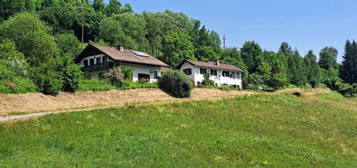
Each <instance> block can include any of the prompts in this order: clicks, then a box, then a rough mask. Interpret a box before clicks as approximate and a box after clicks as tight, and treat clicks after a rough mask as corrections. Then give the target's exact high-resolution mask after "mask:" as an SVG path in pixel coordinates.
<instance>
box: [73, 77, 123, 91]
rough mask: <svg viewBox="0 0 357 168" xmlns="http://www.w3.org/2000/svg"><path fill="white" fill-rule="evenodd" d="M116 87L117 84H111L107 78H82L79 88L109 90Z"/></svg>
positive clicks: (82, 89)
mask: <svg viewBox="0 0 357 168" xmlns="http://www.w3.org/2000/svg"><path fill="white" fill-rule="evenodd" d="M114 89H116V87H115V86H113V85H111V84H110V83H109V82H107V81H106V80H97V79H90V80H80V81H79V89H78V90H80V91H108V90H114Z"/></svg>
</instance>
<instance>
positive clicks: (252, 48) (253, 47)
mask: <svg viewBox="0 0 357 168" xmlns="http://www.w3.org/2000/svg"><path fill="white" fill-rule="evenodd" d="M262 53H263V50H262V49H261V48H260V46H259V44H258V43H256V42H254V41H247V42H245V43H244V44H243V47H242V48H241V49H240V54H241V56H242V58H243V61H244V63H245V65H246V66H247V70H248V72H249V73H254V72H255V71H256V70H257V68H258V66H259V65H258V64H257V62H258V61H257V60H258V57H259V56H260V55H261V54H262Z"/></svg>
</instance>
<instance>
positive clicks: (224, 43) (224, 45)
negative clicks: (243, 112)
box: [223, 34, 227, 50]
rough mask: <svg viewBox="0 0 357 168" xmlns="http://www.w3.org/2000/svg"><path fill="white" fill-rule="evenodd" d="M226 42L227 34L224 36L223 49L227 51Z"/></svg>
mask: <svg viewBox="0 0 357 168" xmlns="http://www.w3.org/2000/svg"><path fill="white" fill-rule="evenodd" d="M226 40H227V36H226V34H224V35H223V49H224V50H226Z"/></svg>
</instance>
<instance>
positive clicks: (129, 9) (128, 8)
mask: <svg viewBox="0 0 357 168" xmlns="http://www.w3.org/2000/svg"><path fill="white" fill-rule="evenodd" d="M121 12H122V13H134V10H133V7H131V5H130V4H128V3H126V4H125V5H124V7H123V8H122V9H121Z"/></svg>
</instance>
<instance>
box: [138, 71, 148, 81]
mask: <svg viewBox="0 0 357 168" xmlns="http://www.w3.org/2000/svg"><path fill="white" fill-rule="evenodd" d="M138 78H139V82H140V83H147V82H150V75H149V74H141V73H139V74H138Z"/></svg>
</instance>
